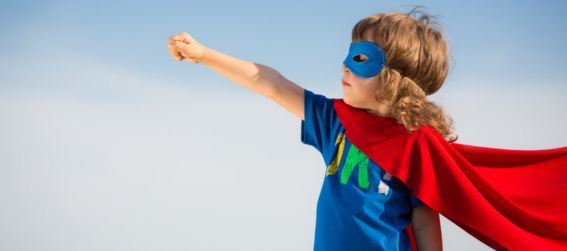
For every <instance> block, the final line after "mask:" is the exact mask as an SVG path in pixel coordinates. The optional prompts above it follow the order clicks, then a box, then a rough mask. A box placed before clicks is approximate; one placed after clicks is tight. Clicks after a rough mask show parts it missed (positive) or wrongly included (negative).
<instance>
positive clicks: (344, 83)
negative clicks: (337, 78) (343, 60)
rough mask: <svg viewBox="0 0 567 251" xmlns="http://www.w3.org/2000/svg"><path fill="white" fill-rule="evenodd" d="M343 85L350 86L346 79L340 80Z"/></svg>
mask: <svg viewBox="0 0 567 251" xmlns="http://www.w3.org/2000/svg"><path fill="white" fill-rule="evenodd" d="M342 83H343V86H350V84H349V83H347V82H346V81H344V80H342Z"/></svg>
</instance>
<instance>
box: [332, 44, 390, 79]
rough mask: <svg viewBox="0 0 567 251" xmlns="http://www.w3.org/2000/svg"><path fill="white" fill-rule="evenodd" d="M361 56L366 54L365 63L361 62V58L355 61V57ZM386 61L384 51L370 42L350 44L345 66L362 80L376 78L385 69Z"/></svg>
mask: <svg viewBox="0 0 567 251" xmlns="http://www.w3.org/2000/svg"><path fill="white" fill-rule="evenodd" d="M359 54H364V55H365V56H366V57H367V59H366V60H364V61H361V58H358V61H357V60H355V56H357V55H359ZM385 61H386V58H385V56H384V51H382V48H380V46H378V45H377V44H375V43H373V42H370V41H360V42H356V43H351V44H350V48H349V51H348V55H347V57H346V58H345V60H344V62H343V64H345V65H346V67H347V68H348V69H349V70H350V71H351V72H352V73H354V74H355V75H357V76H359V77H361V78H369V77H372V76H376V74H378V73H379V72H380V70H382V68H384V63H385Z"/></svg>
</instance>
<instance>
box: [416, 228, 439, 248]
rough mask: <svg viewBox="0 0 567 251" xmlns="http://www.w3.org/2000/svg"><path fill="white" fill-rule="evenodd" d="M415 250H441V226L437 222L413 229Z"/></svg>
mask: <svg viewBox="0 0 567 251" xmlns="http://www.w3.org/2000/svg"><path fill="white" fill-rule="evenodd" d="M414 236H415V239H416V244H417V250H419V251H441V250H443V245H442V240H441V228H440V226H439V225H438V224H431V225H428V226H424V227H421V228H418V229H414Z"/></svg>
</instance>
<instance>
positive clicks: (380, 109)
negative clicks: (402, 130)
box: [365, 106, 394, 118]
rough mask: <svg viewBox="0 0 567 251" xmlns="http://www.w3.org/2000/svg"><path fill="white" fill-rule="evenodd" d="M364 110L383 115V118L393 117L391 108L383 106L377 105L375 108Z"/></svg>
mask: <svg viewBox="0 0 567 251" xmlns="http://www.w3.org/2000/svg"><path fill="white" fill-rule="evenodd" d="M365 111H366V112H368V113H370V114H373V115H376V116H380V117H384V118H394V116H393V115H392V113H391V109H389V108H387V107H384V106H379V107H378V108H376V109H365Z"/></svg>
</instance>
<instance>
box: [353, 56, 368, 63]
mask: <svg viewBox="0 0 567 251" xmlns="http://www.w3.org/2000/svg"><path fill="white" fill-rule="evenodd" d="M352 59H353V60H354V61H356V62H364V61H366V60H368V57H366V55H364V54H358V55H356V56H354V57H352Z"/></svg>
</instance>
